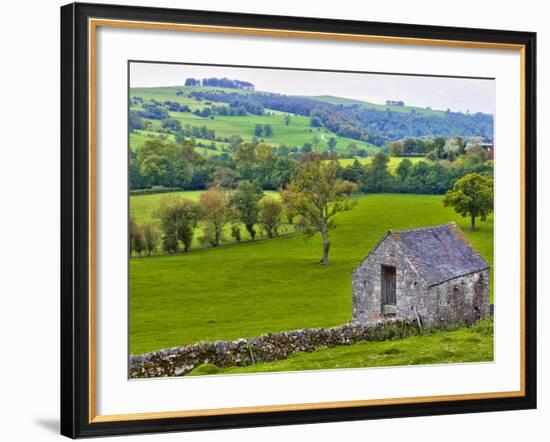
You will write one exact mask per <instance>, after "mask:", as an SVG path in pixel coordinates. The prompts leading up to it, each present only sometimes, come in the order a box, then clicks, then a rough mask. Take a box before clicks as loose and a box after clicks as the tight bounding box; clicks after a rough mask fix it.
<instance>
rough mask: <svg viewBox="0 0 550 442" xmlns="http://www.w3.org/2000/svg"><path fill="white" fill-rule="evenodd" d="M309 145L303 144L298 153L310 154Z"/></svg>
mask: <svg viewBox="0 0 550 442" xmlns="http://www.w3.org/2000/svg"><path fill="white" fill-rule="evenodd" d="M311 148H312V146H311V143H304V145H303V146H302V148H301V149H300V151H301V152H302V153H310V152H311Z"/></svg>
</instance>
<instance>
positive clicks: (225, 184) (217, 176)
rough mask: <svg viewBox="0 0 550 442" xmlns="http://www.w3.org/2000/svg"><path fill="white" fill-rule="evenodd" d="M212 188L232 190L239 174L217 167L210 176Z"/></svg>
mask: <svg viewBox="0 0 550 442" xmlns="http://www.w3.org/2000/svg"><path fill="white" fill-rule="evenodd" d="M212 178H213V182H212V184H213V185H214V186H219V187H221V188H223V189H234V188H235V187H236V186H237V182H238V181H239V172H238V171H236V170H235V169H231V168H230V167H219V168H217V169H216V170H215V171H214V173H213V174H212Z"/></svg>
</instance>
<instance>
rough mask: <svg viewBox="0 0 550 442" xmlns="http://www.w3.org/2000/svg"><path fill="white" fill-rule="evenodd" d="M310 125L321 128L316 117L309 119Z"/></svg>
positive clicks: (319, 121)
mask: <svg viewBox="0 0 550 442" xmlns="http://www.w3.org/2000/svg"><path fill="white" fill-rule="evenodd" d="M310 124H311V127H321V126H322V124H321V120H319V118H317V117H313V118H312V119H311V122H310Z"/></svg>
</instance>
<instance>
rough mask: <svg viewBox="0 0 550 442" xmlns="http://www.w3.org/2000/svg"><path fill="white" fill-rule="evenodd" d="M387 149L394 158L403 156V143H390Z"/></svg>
mask: <svg viewBox="0 0 550 442" xmlns="http://www.w3.org/2000/svg"><path fill="white" fill-rule="evenodd" d="M388 149H389V151H390V154H391V155H392V156H394V157H397V156H399V155H403V154H404V153H405V146H404V145H403V141H392V142H391V143H390V144H389V145H388Z"/></svg>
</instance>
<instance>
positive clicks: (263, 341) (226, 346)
mask: <svg viewBox="0 0 550 442" xmlns="http://www.w3.org/2000/svg"><path fill="white" fill-rule="evenodd" d="M420 332H421V328H420V327H419V326H418V323H417V321H416V320H415V319H414V318H410V317H407V318H396V319H387V320H383V321H378V322H372V323H369V324H364V323H355V322H352V323H348V324H344V325H341V326H338V327H333V328H311V329H302V330H293V331H288V332H280V333H269V334H264V335H261V336H258V337H256V338H252V339H238V340H235V341H216V342H200V343H198V344H194V345H186V346H183V347H176V348H171V349H166V350H161V351H158V352H152V353H146V354H142V355H130V378H153V377H163V376H164V377H165V376H183V375H185V374H188V373H189V372H190V371H192V370H193V369H194V368H195V367H198V366H199V365H202V364H213V365H216V366H218V367H221V368H225V367H231V366H246V365H251V364H254V363H258V362H270V361H276V360H280V359H286V358H288V357H289V356H290V355H292V354H294V353H298V352H312V351H314V350H317V349H319V348H323V347H334V346H337V345H351V344H355V343H357V342H361V341H385V340H391V339H401V338H406V337H408V336H413V335H417V334H419V333H420Z"/></svg>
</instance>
